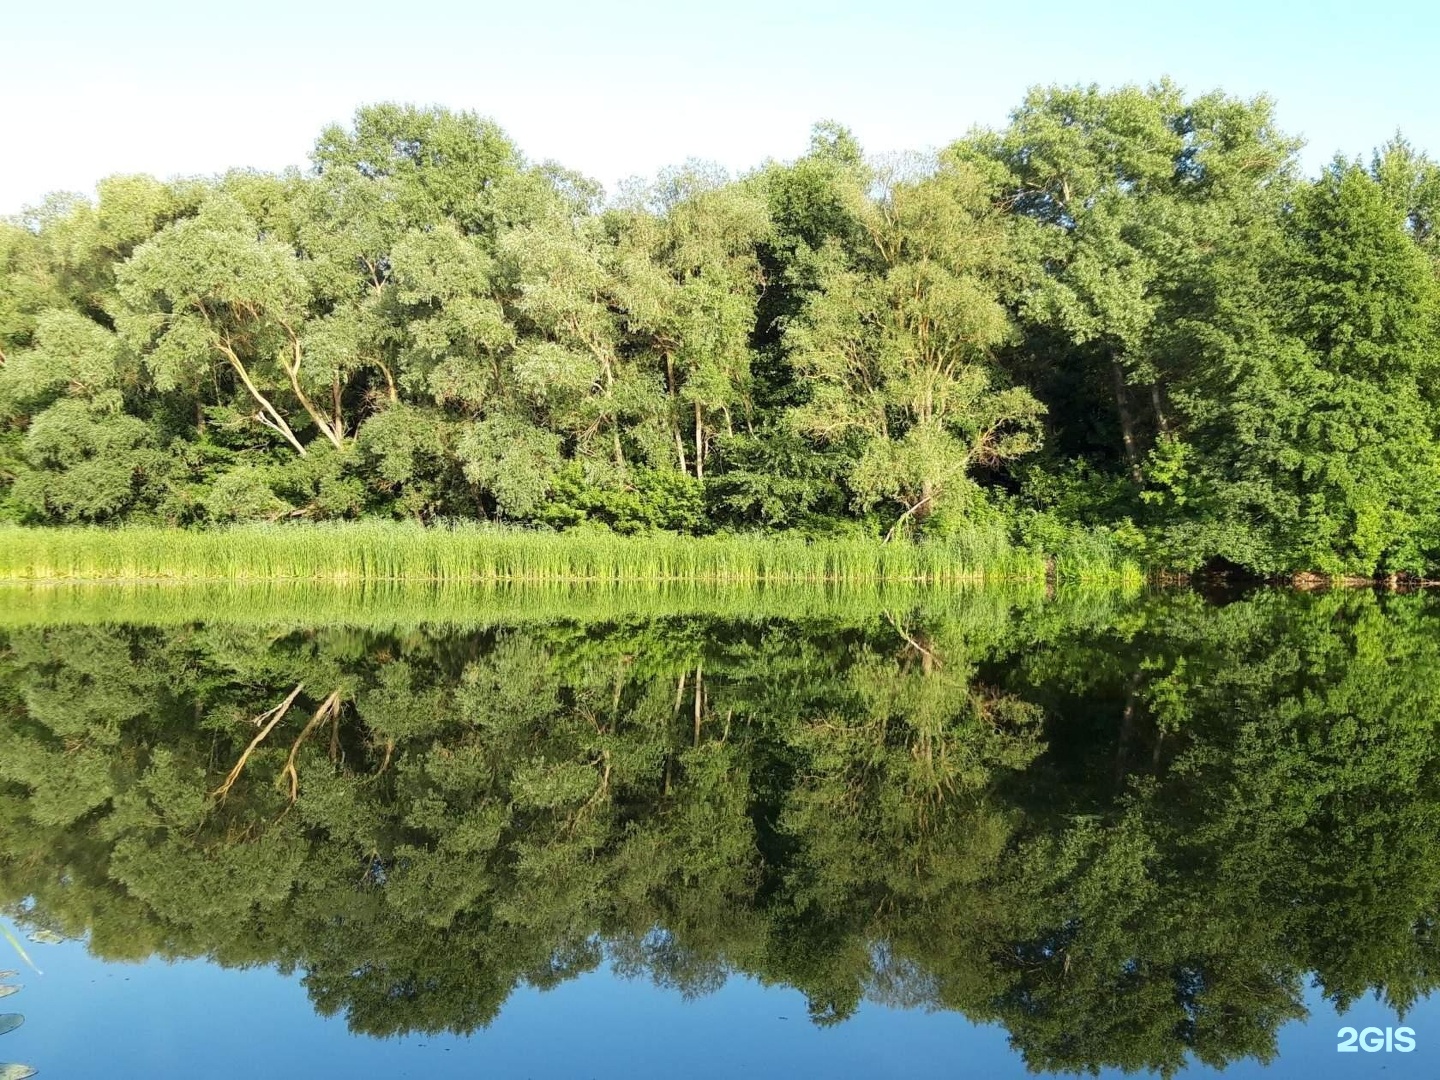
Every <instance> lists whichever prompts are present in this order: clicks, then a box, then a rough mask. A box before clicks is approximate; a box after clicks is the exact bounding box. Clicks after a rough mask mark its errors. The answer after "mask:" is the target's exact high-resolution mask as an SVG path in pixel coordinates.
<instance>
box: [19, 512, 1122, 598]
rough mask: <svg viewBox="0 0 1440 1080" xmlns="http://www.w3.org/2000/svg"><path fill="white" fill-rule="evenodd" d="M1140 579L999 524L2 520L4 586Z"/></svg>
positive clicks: (1080, 544)
mask: <svg viewBox="0 0 1440 1080" xmlns="http://www.w3.org/2000/svg"><path fill="white" fill-rule="evenodd" d="M1047 578H1054V579H1058V580H1062V581H1067V582H1075V583H1082V584H1094V585H1107V586H1117V585H1125V584H1138V583H1140V582H1142V581H1143V580H1144V574H1143V572H1142V570H1141V568H1140V567H1139V566H1137V565H1136V564H1135V563H1134V562H1132V561H1130V560H1127V559H1125V558H1123V557H1122V556H1121V555H1120V553H1119V552H1118V551H1117V550H1116V549H1115V547H1114V545H1113V544H1112V543H1111V542H1110V541H1109V540H1108V538H1106V537H1105V536H1103V535H1098V534H1097V535H1083V536H1079V537H1076V538H1075V539H1073V540H1070V541H1068V542H1067V543H1065V544H1063V545H1060V550H1057V551H1054V552H1041V551H1035V550H1031V549H1029V548H1021V547H1017V546H1015V545H1014V544H1012V543H1011V542H1010V540H1009V538H1008V537H1007V536H1006V534H1005V532H1004V531H1003V530H1000V529H981V528H977V529H974V530H971V531H967V532H963V533H960V534H959V535H956V536H953V537H949V538H947V539H945V540H943V541H925V542H919V543H911V542H904V543H885V542H883V541H881V540H878V539H869V538H850V537H845V538H818V539H807V538H804V537H800V536H792V535H773V534H771V535H767V534H733V535H716V536H700V537H696V536H679V535H674V534H669V533H652V534H645V535H640V536H621V535H617V534H613V533H609V532H598V531H589V530H574V531H570V532H558V533H557V532H542V531H533V530H521V529H502V528H495V527H487V526H484V525H469V524H461V525H456V526H453V527H425V526H421V525H418V524H412V523H406V522H376V521H369V522H354V523H334V524H305V525H269V526H236V527H233V528H226V529H212V530H183V529H173V528H163V527H149V526H128V527H122V528H118V529H102V528H19V527H11V528H0V581H11V582H150V581H228V582H263V581H324V582H370V581H431V582H457V583H458V582H504V583H541V582H557V583H578V582H587V583H593V582H601V583H604V582H612V583H644V582H697V583H707V584H721V585H743V584H765V583H770V584H816V583H820V584H824V583H833V584H841V585H846V584H855V585H859V584H873V583H887V582H888V583H923V584H979V583H988V582H1001V581H1006V582H1018V581H1031V582H1042V583H1043V582H1044V581H1046V580H1047Z"/></svg>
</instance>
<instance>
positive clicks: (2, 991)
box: [0, 986, 25, 998]
mask: <svg viewBox="0 0 1440 1080" xmlns="http://www.w3.org/2000/svg"><path fill="white" fill-rule="evenodd" d="M24 989H25V988H24V987H23V986H0V998H7V997H9V996H10V995H11V994H18V993H19V992H20V991H21V990H24Z"/></svg>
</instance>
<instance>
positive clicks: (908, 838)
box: [0, 592, 1440, 1077]
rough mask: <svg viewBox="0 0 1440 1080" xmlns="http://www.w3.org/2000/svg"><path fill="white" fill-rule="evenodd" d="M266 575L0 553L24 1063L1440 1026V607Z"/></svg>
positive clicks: (1281, 1068) (628, 1059) (764, 1070)
mask: <svg viewBox="0 0 1440 1080" xmlns="http://www.w3.org/2000/svg"><path fill="white" fill-rule="evenodd" d="M278 599H279V598H276V597H271V598H269V599H268V600H267V599H266V598H257V599H256V606H255V609H254V610H253V611H252V612H251V613H250V614H249V615H248V617H245V618H240V617H237V616H236V614H235V611H234V605H233V604H231V605H228V606H227V605H225V604H221V603H218V602H217V603H215V604H214V605H213V606H214V609H215V610H216V611H217V612H224V615H223V617H221V616H217V617H216V618H215V619H214V620H213V621H203V620H201V619H200V618H197V616H196V605H195V603H194V602H193V597H191V598H189V599H185V598H182V597H179V596H178V595H177V597H176V603H175V604H174V605H173V607H172V608H171V609H170V610H172V611H173V613H174V614H173V615H171V616H168V617H167V614H166V611H167V605H166V604H164V603H157V602H156V600H155V597H154V596H153V595H152V596H149V597H147V598H146V599H145V600H144V602H143V603H136V602H134V597H133V596H126V595H121V594H115V596H114V597H113V598H112V602H111V603H109V604H108V605H107V604H106V603H104V602H103V597H102V598H101V602H97V597H96V596H95V595H93V594H92V595H87V596H86V597H85V598H84V602H83V603H79V604H76V605H72V606H71V607H69V608H67V607H66V604H65V603H57V601H56V598H55V597H54V596H49V597H45V598H43V599H42V598H39V597H35V596H31V595H30V594H24V593H19V592H14V593H7V594H5V595H3V596H0V605H3V607H4V609H5V610H4V611H3V612H0V625H3V626H6V627H8V629H3V630H0V911H3V913H4V916H5V918H4V919H3V921H0V926H3V927H4V928H5V930H6V931H7V933H6V934H0V968H11V969H15V970H16V971H17V972H18V973H17V975H15V976H14V977H13V978H7V979H4V980H0V982H7V983H23V984H24V988H23V989H22V990H21V991H19V992H18V993H16V994H14V995H12V996H10V997H7V998H3V999H0V1012H4V1013H21V1014H23V1015H24V1017H25V1022H24V1024H23V1026H21V1027H20V1028H18V1029H17V1030H15V1031H12V1032H10V1033H9V1034H5V1035H0V1062H7V1061H17V1062H18V1061H23V1062H26V1063H28V1064H29V1065H32V1066H35V1067H37V1068H38V1069H40V1070H41V1075H42V1076H80V1077H88V1076H101V1075H110V1076H127V1077H128V1076H184V1077H253V1076H255V1075H259V1074H267V1075H270V1074H273V1075H281V1076H289V1075H295V1076H309V1075H320V1076H323V1075H355V1074H360V1073H369V1074H376V1075H395V1076H407V1075H409V1076H417V1077H418V1076H427V1077H431V1076H441V1077H444V1076H461V1075H464V1076H467V1077H468V1076H497V1077H511V1076H518V1077H612V1076H613V1077H621V1076H624V1077H632V1076H668V1075H687V1076H693V1077H710V1076H714V1077H722V1076H726V1077H728V1076H817V1077H818V1076H917V1075H945V1076H976V1077H982V1076H983V1077H992V1076H994V1077H1003V1076H1025V1075H1034V1074H1035V1073H1040V1074H1049V1073H1076V1072H1080V1073H1087V1072H1089V1073H1097V1072H1098V1073H1100V1074H1102V1075H1122V1074H1126V1073H1142V1074H1143V1073H1155V1074H1170V1075H1177V1074H1183V1075H1186V1076H1199V1075H1218V1072H1219V1071H1221V1070H1222V1069H1223V1071H1224V1073H1225V1075H1226V1076H1262V1075H1263V1076H1266V1077H1276V1076H1295V1075H1305V1076H1308V1077H1326V1076H1366V1075H1380V1074H1381V1073H1383V1074H1384V1075H1385V1076H1394V1077H1407V1076H1432V1075H1434V1074H1435V1072H1436V1069H1437V1064H1440V999H1436V998H1432V997H1431V996H1430V991H1431V990H1432V988H1434V987H1435V986H1436V984H1437V983H1440V947H1437V941H1436V937H1435V933H1434V928H1435V925H1436V914H1437V912H1440V842H1437V841H1440V603H1437V602H1436V601H1431V600H1429V599H1428V598H1425V597H1421V596H1384V597H1379V596H1375V595H1372V594H1368V593H1344V594H1330V595H1306V594H1290V593H1278V592H1260V593H1255V594H1252V595H1250V596H1248V597H1245V598H1241V599H1236V600H1232V601H1229V602H1224V603H1217V602H1213V601H1210V600H1206V599H1203V598H1201V597H1199V596H1196V595H1194V594H1190V593H1178V592H1177V593H1165V594H1159V595H1152V596H1143V597H1136V598H1123V597H1120V596H1116V595H1111V594H1093V595H1091V594H1077V595H1067V594H1065V593H1062V594H1061V595H1060V596H1059V597H1057V598H1053V599H1050V600H1046V599H1045V598H1044V597H1043V596H1033V595H1006V594H1002V593H996V592H984V593H969V594H954V595H941V596H929V597H926V596H920V597H916V596H914V595H907V596H905V597H890V598H886V597H881V596H874V597H871V598H870V599H869V600H863V599H862V600H856V599H855V598H850V599H849V600H848V601H847V602H845V603H838V602H837V603H835V604H832V605H829V606H827V605H826V604H824V603H807V604H804V605H793V607H794V613H793V615H787V614H786V613H785V606H784V605H780V606H779V607H778V608H777V605H776V604H775V603H773V602H758V601H757V602H756V603H755V604H754V605H753V610H752V611H750V612H749V613H747V611H746V604H745V603H743V602H732V603H730V604H728V605H727V606H726V608H725V611H726V613H725V615H724V616H723V617H720V616H706V615H704V614H700V613H698V612H697V609H696V608H695V606H694V605H689V606H687V607H686V608H685V610H684V612H683V613H677V614H673V615H666V614H664V613H663V605H658V606H657V605H656V604H655V603H653V602H647V603H646V604H644V605H641V606H639V607H637V606H635V605H630V604H627V603H624V602H620V601H619V600H617V601H616V602H615V603H614V604H613V605H611V607H610V608H609V609H608V610H607V608H606V604H605V603H603V602H601V603H597V602H595V599H594V598H593V597H590V598H588V599H587V600H586V602H584V603H578V602H577V604H576V610H577V611H579V610H583V611H584V615H583V617H574V618H567V617H566V616H565V615H564V614H563V604H561V605H557V603H556V602H555V598H554V597H553V596H551V597H548V598H547V602H546V603H545V604H544V605H537V606H536V610H535V612H534V613H533V615H532V616H531V617H528V618H527V617H525V614H524V605H523V603H521V604H516V603H513V602H511V603H507V604H505V605H503V610H504V615H503V616H502V617H498V618H492V617H489V616H487V615H486V614H485V604H484V603H483V602H482V601H483V598H480V597H477V598H476V604H475V613H474V616H473V617H471V618H466V617H463V616H462V615H457V613H456V612H457V605H455V604H453V603H451V604H449V605H448V606H447V607H446V608H445V611H446V615H445V618H444V620H443V621H427V619H426V618H425V616H424V614H423V612H424V609H425V604H424V602H423V597H422V598H420V600H418V601H417V598H416V597H414V596H413V595H412V596H410V597H409V598H408V599H407V600H406V602H405V603H402V604H393V605H387V604H386V602H384V601H383V599H381V600H377V601H376V602H375V603H374V604H372V605H369V606H364V605H359V606H354V607H352V608H350V609H348V610H349V614H348V615H345V614H341V615H336V616H334V617H332V618H330V619H326V620H323V621H322V620H319V619H316V620H315V621H314V622H312V621H309V620H307V619H306V617H305V614H304V612H305V605H299V606H297V605H294V604H291V605H289V606H287V605H286V604H284V603H280V602H278ZM452 599H453V598H452ZM511 599H512V600H513V599H514V598H513V597H512V598H511ZM271 601H277V602H273V603H272V602H271ZM27 605H28V606H27ZM202 607H203V605H202ZM459 607H460V609H462V610H463V605H459ZM40 609H43V612H44V615H43V617H41V616H39V615H37V610H40ZM318 609H319V608H318V605H317V610H318ZM97 611H108V612H109V614H108V615H104V616H97V614H96V612H97ZM287 703H288V704H287ZM257 720H258V723H257ZM247 749H248V751H249V752H248V753H247ZM37 934H38V936H39V937H41V938H42V939H45V938H47V937H49V938H52V940H53V938H55V937H58V938H60V939H63V940H60V941H59V942H58V943H48V944H47V943H44V941H32V940H30V938H31V937H32V936H34V935H37ZM36 969H38V970H36ZM40 971H43V974H40ZM1347 1026H1353V1027H1354V1028H1356V1029H1357V1037H1356V1039H1355V1040H1354V1041H1355V1042H1356V1043H1357V1044H1371V1045H1376V1044H1378V1045H1380V1046H1381V1048H1380V1049H1378V1050H1375V1051H1366V1050H1358V1049H1357V1051H1356V1052H1354V1053H1341V1052H1338V1051H1337V1042H1339V1041H1340V1040H1341V1036H1339V1035H1338V1032H1339V1031H1340V1029H1341V1028H1344V1027H1347ZM1370 1027H1373V1028H1376V1029H1379V1033H1380V1034H1378V1035H1372V1034H1362V1032H1363V1030H1364V1029H1366V1028H1370ZM1401 1027H1406V1028H1409V1029H1412V1030H1413V1032H1414V1034H1413V1041H1414V1044H1415V1049H1414V1050H1413V1051H1412V1052H1409V1053H1402V1052H1400V1050H1399V1049H1398V1044H1397V1043H1396V1040H1395V1038H1394V1035H1395V1031H1396V1029H1399V1028H1401ZM1387 1028H1389V1029H1391V1039H1390V1049H1389V1050H1386V1049H1385V1048H1384V1041H1385V1040H1384V1032H1385V1029H1387ZM1403 1041H1404V1040H1401V1042H1402V1043H1403Z"/></svg>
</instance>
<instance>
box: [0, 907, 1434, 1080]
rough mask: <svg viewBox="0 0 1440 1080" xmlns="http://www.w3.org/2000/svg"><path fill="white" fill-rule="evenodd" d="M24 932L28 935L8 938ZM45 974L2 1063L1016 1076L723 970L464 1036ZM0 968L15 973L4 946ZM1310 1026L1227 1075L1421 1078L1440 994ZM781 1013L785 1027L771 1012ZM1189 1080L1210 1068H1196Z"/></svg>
mask: <svg viewBox="0 0 1440 1080" xmlns="http://www.w3.org/2000/svg"><path fill="white" fill-rule="evenodd" d="M20 936H21V937H22V938H23V935H20ZM26 948H27V950H28V951H29V952H30V955H31V958H32V959H33V960H34V961H35V963H36V964H37V965H39V967H40V968H41V969H42V970H43V971H44V972H45V974H44V975H43V976H40V975H36V974H35V972H33V971H31V970H28V969H25V970H23V971H22V973H21V974H20V975H19V976H18V977H17V979H18V981H20V982H23V983H24V984H25V989H24V990H23V991H21V992H20V993H18V994H15V995H13V996H12V997H9V998H7V999H5V1000H4V1001H3V1002H0V1012H19V1013H23V1014H24V1015H25V1024H24V1026H23V1027H21V1028H20V1029H19V1030H18V1031H15V1032H12V1033H11V1034H9V1035H5V1036H0V1061H23V1062H25V1063H27V1064H29V1065H33V1066H35V1067H36V1068H38V1069H39V1070H40V1072H41V1076H42V1077H44V1078H45V1080H50V1078H52V1077H53V1078H62V1077H82V1078H84V1077H126V1078H129V1077H137V1078H138V1077H184V1078H186V1080H191V1078H194V1080H221V1078H224V1080H230V1078H237V1080H238V1078H244V1080H255V1078H257V1077H271V1076H274V1077H292V1076H293V1077H308V1076H344V1077H362V1076H385V1077H407V1076H408V1077H427V1078H432V1077H442V1078H443V1077H466V1078H479V1077H506V1078H509V1077H524V1078H531V1080H541V1078H550V1077H555V1078H561V1077H563V1078H566V1080H571V1078H576V1080H600V1078H603V1077H616V1078H627V1080H628V1078H632V1077H649V1076H657V1077H658V1076H667V1077H668V1076H680V1077H686V1078H687V1080H698V1078H704V1077H727V1078H728V1077H759V1076H776V1077H787V1078H789V1077H810V1076H814V1077H849V1076H854V1077H885V1076H894V1077H932V1076H946V1077H977V1078H979V1077H987V1078H988V1077H1017V1078H1018V1077H1024V1076H1027V1075H1031V1074H1027V1072H1026V1070H1025V1066H1024V1063H1023V1062H1022V1061H1021V1060H1020V1059H1019V1057H1018V1055H1015V1054H1012V1053H1011V1051H1010V1049H1009V1046H1008V1042H1007V1039H1006V1036H1005V1033H1004V1032H1003V1031H1002V1030H1000V1029H999V1028H997V1027H993V1026H991V1027H977V1026H975V1025H973V1024H970V1023H969V1022H967V1021H966V1020H965V1019H964V1018H963V1017H961V1016H958V1015H956V1014H954V1013H923V1012H902V1011H897V1010H893V1009H887V1008H884V1007H881V1006H876V1005H868V1004H867V1005H863V1006H862V1007H861V1009H860V1011H859V1013H858V1014H857V1015H856V1016H855V1017H854V1018H853V1019H851V1020H849V1021H847V1022H846V1023H843V1024H840V1025H838V1026H835V1027H832V1028H823V1029H822V1028H816V1027H814V1026H813V1025H812V1024H810V1022H809V1021H808V1019H807V1018H806V1013H805V999H804V997H803V996H801V995H800V994H798V993H796V992H795V991H793V990H788V989H783V988H765V987H762V986H760V985H758V984H757V983H755V982H754V981H752V980H749V979H738V978H737V979H732V980H731V981H730V982H729V983H728V984H726V986H725V987H724V988H723V989H722V990H720V991H719V992H718V993H715V994H712V995H710V996H708V997H703V998H700V999H699V1000H697V1001H693V1002H689V1003H687V1002H685V1001H683V1000H682V999H681V998H680V996H679V994H677V993H675V992H673V991H669V990H657V989H655V988H654V987H652V986H651V985H650V984H649V983H647V982H645V981H641V980H633V981H627V980H623V979H618V978H616V977H614V976H612V975H610V974H609V973H607V972H605V971H600V972H595V973H591V974H588V975H583V976H581V977H580V978H578V979H575V980H572V981H570V982H568V983H564V984H562V985H560V986H559V987H557V988H555V989H553V990H549V991H545V992H543V993H542V992H540V991H536V990H530V989H523V988H522V989H520V990H517V991H516V992H515V994H514V995H513V996H512V997H511V998H510V1000H509V1001H508V1002H507V1003H506V1005H505V1008H504V1009H503V1010H502V1012H501V1014H500V1016H499V1018H498V1019H497V1020H496V1021H495V1023H494V1024H493V1025H492V1026H491V1027H490V1028H488V1029H487V1030H484V1031H481V1032H479V1033H478V1034H476V1035H474V1036H473V1037H471V1038H468V1039H460V1038H454V1037H434V1036H415V1037H409V1038H404V1039H389V1040H383V1041H382V1040H376V1039H371V1038H368V1037H354V1036H351V1035H350V1034H349V1032H348V1031H347V1030H346V1027H345V1021H344V1018H343V1017H336V1018H333V1019H325V1018H322V1017H319V1016H316V1015H315V1012H314V1010H313V1009H312V1008H311V1007H310V1002H309V1000H308V999H307V998H306V996H305V991H304V989H303V987H301V985H300V981H299V978H298V976H297V977H294V978H282V977H281V976H279V975H276V974H275V973H274V972H273V971H272V970H269V969H258V970H249V971H234V970H230V971H227V970H222V969H220V968H217V967H215V966H213V965H210V964H207V963H203V962H200V961H190V962H184V963H177V964H165V963H162V962H159V961H153V962H150V963H145V964H104V963H101V962H100V961H98V960H95V959H94V958H92V957H90V956H88V955H87V954H86V952H85V949H84V947H83V945H81V944H79V943H78V942H67V943H65V944H63V945H30V944H28V943H27V944H26ZM0 967H4V968H24V965H23V963H22V962H21V961H20V960H19V958H18V957H16V956H15V955H14V952H13V950H12V949H11V948H10V947H9V945H8V944H6V943H5V942H4V940H3V938H0ZM1310 1004H1311V1008H1312V1014H1313V1019H1312V1020H1311V1022H1310V1023H1309V1024H1307V1025H1304V1026H1301V1025H1298V1024H1292V1025H1290V1026H1288V1027H1286V1028H1285V1029H1284V1030H1283V1031H1282V1032H1281V1036H1280V1058H1279V1059H1278V1060H1277V1062H1276V1063H1275V1064H1274V1066H1272V1067H1271V1068H1270V1069H1268V1070H1266V1069H1261V1068H1260V1067H1258V1066H1257V1065H1255V1064H1254V1063H1253V1062H1246V1063H1240V1064H1236V1065H1233V1066H1231V1067H1230V1068H1229V1069H1227V1070H1226V1071H1225V1072H1224V1074H1223V1075H1224V1076H1225V1077H1227V1078H1229V1077H1247V1076H1256V1075H1264V1076H1266V1077H1267V1078H1269V1077H1292V1076H1293V1077H1304V1078H1306V1080H1320V1078H1324V1077H1332V1076H1334V1077H1359V1076H1379V1075H1383V1076H1385V1077H1387V1078H1392V1077H1393V1078H1397V1080H1399V1078H1405V1077H1419V1076H1425V1077H1433V1076H1436V1075H1437V1074H1440V1068H1437V1063H1440V997H1437V998H1436V999H1434V1000H1431V1001H1427V1002H1423V1003H1421V1005H1420V1006H1419V1007H1418V1008H1417V1009H1415V1010H1414V1011H1413V1012H1412V1013H1411V1015H1410V1016H1409V1017H1408V1018H1407V1020H1406V1021H1405V1022H1406V1023H1408V1024H1409V1025H1410V1026H1411V1027H1413V1028H1414V1029H1415V1031H1416V1042H1417V1049H1416V1050H1415V1052H1414V1053H1410V1054H1398V1053H1391V1054H1386V1053H1375V1054H1366V1053H1356V1054H1338V1053H1336V1051H1335V1042H1336V1039H1335V1031H1336V1029H1337V1028H1338V1027H1340V1026H1341V1025H1342V1024H1351V1025H1354V1026H1355V1027H1357V1028H1358V1027H1365V1026H1367V1025H1375V1026H1378V1027H1382V1028H1383V1027H1385V1026H1386V1025H1387V1024H1388V1025H1394V1024H1395V1023H1396V1020H1395V1018H1394V1016H1393V1014H1391V1013H1390V1012H1389V1011H1388V1010H1387V1009H1385V1008H1384V1007H1383V1006H1381V1005H1379V1004H1378V1003H1376V1002H1374V1001H1366V1002H1364V1003H1362V1004H1361V1005H1358V1006H1356V1007H1355V1008H1353V1009H1352V1010H1351V1011H1350V1013H1349V1014H1348V1015H1347V1016H1346V1017H1345V1019H1344V1020H1343V1021H1340V1020H1337V1019H1336V1017H1335V1015H1334V1012H1333V1010H1331V1009H1330V1008H1329V1007H1328V1006H1326V1005H1324V1003H1323V1002H1320V1001H1319V999H1318V995H1316V994H1312V1000H1311V1003H1310ZM782 1017H783V1018H784V1019H782ZM1187 1075H1189V1076H1195V1075H1219V1074H1215V1073H1212V1072H1210V1071H1209V1070H1195V1071H1194V1072H1192V1073H1188V1074H1187Z"/></svg>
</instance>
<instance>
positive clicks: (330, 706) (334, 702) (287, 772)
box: [280, 690, 340, 806]
mask: <svg viewBox="0 0 1440 1080" xmlns="http://www.w3.org/2000/svg"><path fill="white" fill-rule="evenodd" d="M339 715H340V691H339V690H336V691H335V692H334V693H332V694H331V695H330V696H329V697H327V698H326V699H325V700H324V701H322V702H321V703H320V707H319V708H318V709H316V710H315V715H314V716H313V717H311V718H310V722H309V723H308V724H306V725H305V727H304V728H303V729H302V730H301V732H300V735H299V736H298V737H297V738H296V740H295V741H294V742H293V743H292V744H291V746H290V756H289V758H287V759H286V761H285V768H283V769H281V770H280V779H281V780H286V779H288V780H289V781H290V805H292V806H293V805H295V800H296V799H298V798H299V797H300V770H299V769H297V768H296V764H295V763H296V760H297V759H298V758H299V756H300V747H301V745H303V744H304V742H305V740H306V739H308V738H309V737H310V733H311V732H312V731H314V730H315V729H316V728H317V727H319V726H320V725H321V724H323V723H324V722H325V720H326V718H327V717H330V716H336V717H338V716H339Z"/></svg>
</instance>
